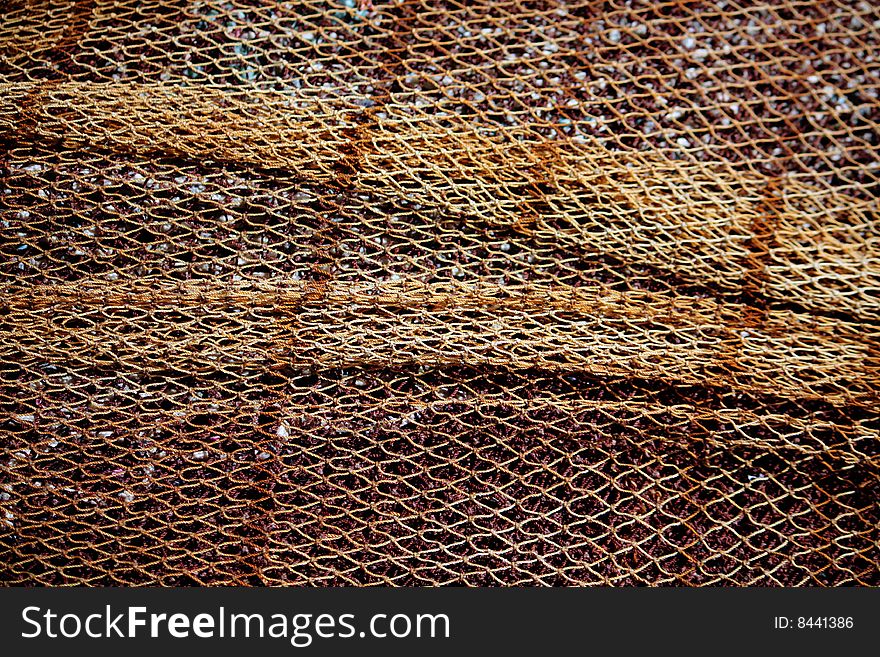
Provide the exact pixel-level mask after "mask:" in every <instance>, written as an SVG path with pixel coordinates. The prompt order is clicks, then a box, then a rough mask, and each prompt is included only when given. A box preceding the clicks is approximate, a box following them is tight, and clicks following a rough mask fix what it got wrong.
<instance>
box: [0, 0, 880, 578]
mask: <svg viewBox="0 0 880 657" xmlns="http://www.w3.org/2000/svg"><path fill="white" fill-rule="evenodd" d="M0 12H2V15H0V213H2V226H0V288H2V298H0V516H2V517H0V551H2V554H0V582H2V583H3V584H6V585H11V584H93V585H95V584H101V585H103V584H161V585H186V584H244V585H257V584H273V585H276V584H311V585H343V584H346V585H347V584H357V585H360V584H390V585H420V584H468V585H510V584H518V585H564V584H593V583H598V584H603V583H604V584H615V585H626V584H687V585H700V584H735V585H746V584H749V585H840V584H861V585H874V586H877V585H880V569H878V538H880V537H878V521H880V510H878V503H877V502H878V494H880V471H878V465H880V460H878V437H880V436H878V432H880V422H878V392H880V376H878V375H880V330H878V326H880V324H878V320H880V259H878V253H880V250H878V245H880V223H878V215H877V212H878V195H877V191H878V180H880V178H878V175H880V170H878V166H880V158H878V121H880V104H878V90H880V60H878V57H880V6H878V5H876V4H874V3H867V2H814V1H808V2H797V1H794V0H785V2H779V3H771V4H755V3H751V2H745V1H731V2H713V3H704V2H679V1H676V2H637V1H635V0H633V1H629V0H627V1H619V2H607V3H602V2H550V1H546V2H545V1H541V2H526V1H522V2H517V1H511V2H496V1H484V2H460V3H459V2H453V1H448V2H445V1H444V2H441V1H439V0H415V1H390V0H389V1H383V0H373V3H372V4H371V3H369V2H361V3H356V2H355V1H354V0H346V1H342V0H340V1H336V2H268V1H262V0H248V1H246V2H245V1H243V0H230V1H214V0H210V1H209V0H204V1H189V2H188V1H185V0H114V1H103V0H93V1H89V0H77V1H70V2H62V1H56V0H45V1H41V0H12V1H11V2H10V1H9V0H6V1H5V2H0Z"/></svg>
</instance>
